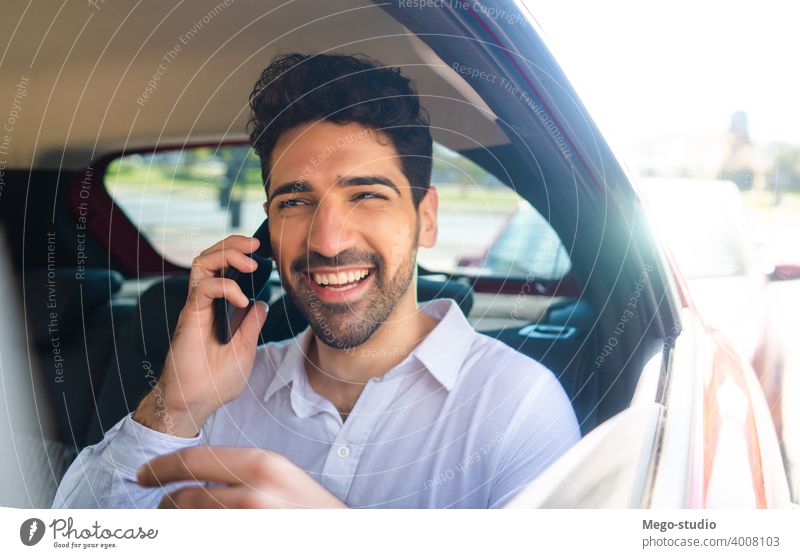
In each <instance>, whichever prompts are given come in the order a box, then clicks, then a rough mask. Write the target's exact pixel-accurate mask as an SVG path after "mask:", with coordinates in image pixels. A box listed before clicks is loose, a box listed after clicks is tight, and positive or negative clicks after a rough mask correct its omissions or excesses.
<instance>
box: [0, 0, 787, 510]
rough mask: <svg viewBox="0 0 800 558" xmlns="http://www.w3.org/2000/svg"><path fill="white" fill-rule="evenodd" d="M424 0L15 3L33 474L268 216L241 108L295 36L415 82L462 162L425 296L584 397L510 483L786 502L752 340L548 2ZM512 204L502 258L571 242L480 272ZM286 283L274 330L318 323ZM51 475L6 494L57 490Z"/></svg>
mask: <svg viewBox="0 0 800 558" xmlns="http://www.w3.org/2000/svg"><path fill="white" fill-rule="evenodd" d="M411 4H412V3H404V2H398V3H394V2H391V3H373V2H370V1H368V0H341V1H337V2H312V1H298V2H291V3H288V4H283V3H279V2H273V1H265V2H257V3H240V2H236V3H234V2H227V1H222V0H219V1H216V0H212V1H210V2H209V1H203V2H191V3H189V2H185V3H181V4H177V5H166V4H148V5H147V7H146V8H142V7H136V6H133V5H129V4H128V3H123V2H115V3H111V2H107V3H100V2H97V3H90V4H89V6H88V7H87V6H86V4H81V5H80V7H78V6H77V5H75V6H73V7H72V8H71V9H66V10H61V9H60V8H59V6H57V5H50V4H48V3H37V4H31V5H25V4H22V3H13V4H12V5H11V6H9V7H8V8H7V14H6V15H7V17H5V18H4V19H3V23H2V24H0V25H2V27H3V30H4V31H5V32H4V36H6V37H11V38H12V39H13V40H11V41H10V43H9V46H8V48H7V50H6V52H5V54H4V57H3V59H2V62H0V72H2V77H3V79H2V80H0V88H2V98H4V99H10V100H13V103H14V107H13V113H9V114H8V115H7V117H6V119H5V121H4V125H5V126H6V133H5V136H4V138H3V142H2V144H0V150H2V154H3V158H4V159H3V167H2V169H0V170H2V171H3V174H2V175H0V177H2V180H3V182H2V198H0V203H1V204H2V208H1V211H2V222H3V228H4V229H5V231H6V236H7V238H8V240H9V253H10V256H9V263H8V265H9V266H11V267H12V268H13V269H14V270H15V272H16V274H17V276H18V277H19V285H20V290H19V295H18V296H19V299H20V300H21V305H20V306H21V307H22V308H23V311H24V315H25V322H24V323H25V324H26V325H25V337H26V340H27V346H26V348H25V350H26V353H27V354H26V355H25V356H26V357H27V358H26V359H24V360H25V361H26V362H29V363H30V364H29V367H28V368H29V369H26V370H25V373H26V374H27V375H28V376H35V377H38V378H41V384H42V386H43V387H42V390H41V393H42V394H43V395H42V397H44V398H45V399H46V400H47V401H49V406H50V407H51V408H52V414H53V420H52V434H47V430H46V429H45V430H43V432H45V434H46V435H45V439H46V443H47V447H48V448H52V446H53V445H57V446H58V447H59V448H60V449H59V450H58V452H60V453H59V455H60V456H61V460H60V461H59V463H60V465H59V466H58V467H51V468H50V470H49V473H48V474H47V475H46V476H45V479H44V481H45V482H43V485H44V486H49V487H51V488H52V489H53V490H54V487H55V485H56V484H57V482H58V480H59V478H60V477H59V474H60V473H59V472H60V471H63V468H64V466H65V465H66V464H68V463H69V461H70V459H71V458H74V455H75V454H76V453H77V452H78V451H79V450H80V449H81V448H83V447H86V446H87V445H90V444H92V443H95V442H97V441H98V440H100V439H101V437H102V435H103V432H104V431H105V430H107V429H108V428H110V427H111V426H112V425H113V424H114V423H115V422H116V421H117V420H119V418H121V417H123V416H124V415H125V414H127V413H129V412H130V411H131V410H132V409H133V408H134V407H135V406H136V404H137V402H138V401H139V400H140V398H141V397H142V396H143V394H144V393H145V392H147V391H148V390H149V389H152V387H153V386H154V385H155V382H156V379H157V378H158V376H159V374H160V371H161V367H162V366H163V361H164V358H165V356H166V353H167V350H168V348H169V342H170V337H171V334H172V331H173V328H174V325H175V322H176V320H177V314H178V312H179V311H180V308H181V307H182V305H183V303H184V301H185V298H186V292H187V288H188V271H189V268H190V265H191V257H192V255H193V254H196V253H197V252H199V251H200V250H201V249H203V248H204V247H205V246H207V245H208V244H209V240H218V239H220V238H222V237H223V236H225V235H226V234H229V233H231V232H238V231H248V232H252V231H253V230H255V227H254V226H253V225H254V224H255V223H256V222H257V217H256V215H257V212H256V210H257V207H258V200H259V199H260V198H259V196H260V190H259V188H258V187H253V186H252V184H251V182H252V181H253V180H255V179H251V178H250V170H248V169H249V166H248V164H247V163H246V161H247V160H248V156H247V151H246V149H247V148H246V139H247V136H246V125H247V119H248V106H247V99H248V94H249V92H250V88H251V87H252V84H253V83H254V81H255V79H256V77H257V76H258V75H259V73H260V70H261V69H262V68H263V67H264V66H265V65H266V63H267V62H268V61H269V60H270V59H271V58H272V57H273V56H274V55H275V54H277V53H279V52H287V51H292V50H298V51H305V52H328V51H335V52H342V53H355V52H358V53H363V54H365V55H368V56H370V57H373V58H375V59H377V60H380V61H382V62H383V63H384V64H387V65H391V66H396V67H398V68H401V69H402V71H403V72H404V73H405V74H406V75H407V76H409V77H410V78H411V79H412V80H413V81H414V83H415V84H416V87H417V89H418V92H419V94H420V96H421V99H422V102H423V105H424V106H425V108H426V110H427V111H428V112H429V114H430V116H431V129H432V134H433V137H434V141H435V142H436V144H437V151H436V152H435V154H436V159H437V163H438V164H439V165H440V171H439V175H438V176H440V177H443V176H448V173H447V172H446V171H447V170H448V169H449V170H450V171H452V172H450V174H449V176H451V179H450V180H451V181H452V183H450V184H443V185H442V187H441V188H440V191H441V194H442V195H441V216H440V229H441V234H440V238H439V243H440V247H439V248H438V249H437V250H438V251H435V250H431V252H430V253H421V254H420V259H419V262H418V263H419V266H418V276H419V278H418V284H417V288H418V294H419V298H420V300H425V299H431V298H438V297H448V298H453V299H455V300H456V301H457V302H458V303H459V305H460V306H461V308H462V310H463V311H464V313H465V314H466V315H467V316H468V318H469V320H470V321H471V323H473V325H474V326H475V327H476V328H477V329H478V330H479V331H481V332H482V333H484V334H486V335H491V336H493V337H495V338H497V339H499V340H501V341H502V342H504V343H506V344H508V345H509V346H511V347H512V348H514V349H515V350H517V351H519V352H520V353H522V354H525V355H527V356H530V357H532V358H534V359H536V360H538V361H540V362H542V363H544V364H545V365H546V366H547V367H548V368H550V369H551V370H552V371H553V372H554V374H555V375H556V376H557V377H558V379H559V380H560V382H561V384H562V386H563V387H564V389H565V391H566V393H567V394H568V396H569V397H570V400H571V402H572V405H573V408H574V410H575V413H576V416H577V417H578V420H579V423H580V427H581V431H582V434H583V438H582V439H581V440H580V441H579V442H578V443H577V444H576V445H575V446H573V447H572V448H570V449H569V450H568V451H567V452H566V453H565V454H564V455H563V456H562V457H561V458H560V459H558V460H557V461H556V462H555V463H553V464H552V465H551V466H550V467H549V468H548V469H547V470H546V471H545V472H544V473H543V474H542V475H541V476H539V477H538V478H537V479H535V480H534V481H533V482H532V483H531V485H530V486H529V487H528V488H527V489H525V490H524V491H523V492H522V493H521V494H520V495H518V496H517V497H516V498H515V499H514V500H513V501H512V502H511V504H510V506H511V507H564V508H572V507H587V508H602V507H634V508H649V507H653V508H660V507H671V508H704V507H723V506H738V507H760V508H761V507H783V506H787V505H788V504H789V501H790V493H789V487H788V483H787V475H786V471H785V469H784V466H783V462H782V459H781V453H780V448H779V442H778V438H777V436H776V433H775V430H774V428H772V424H771V419H770V413H769V407H768V404H767V401H766V399H765V397H764V395H763V393H762V391H761V389H760V388H759V384H758V378H757V376H756V374H755V372H754V370H753V368H752V366H751V364H750V361H749V356H748V355H744V354H742V353H740V352H738V351H737V349H736V348H735V346H733V345H732V343H731V342H730V341H728V340H727V339H726V337H725V336H724V335H723V334H721V333H720V332H718V331H716V330H714V329H713V328H711V327H709V326H707V325H706V323H705V322H704V320H703V319H702V317H701V311H700V309H699V308H698V307H697V306H695V304H694V303H693V302H692V299H691V296H690V294H689V288H688V286H687V283H686V280H685V278H684V277H683V276H682V274H681V271H680V266H679V265H677V264H676V262H675V261H674V260H673V259H672V257H671V256H670V255H669V253H668V251H666V250H665V249H664V248H663V247H662V245H661V244H660V242H659V241H658V239H657V235H656V233H655V232H654V231H655V229H654V226H653V222H652V220H651V219H650V218H649V217H648V216H647V214H646V212H645V210H644V208H643V202H642V199H641V198H640V196H639V194H638V193H637V187H636V181H637V178H636V177H635V176H633V175H632V174H631V173H629V172H628V171H627V170H626V168H625V166H624V165H623V164H622V162H621V159H620V158H619V156H618V155H617V154H616V152H615V151H614V150H613V148H612V146H611V145H610V144H609V143H608V142H607V141H606V139H605V138H604V136H603V134H602V133H601V131H600V130H599V129H598V127H597V126H596V125H595V123H594V121H593V120H592V118H591V116H590V115H589V113H588V112H587V110H586V108H585V107H584V105H583V104H582V102H581V101H580V99H579V97H578V95H577V94H576V92H575V90H574V89H573V87H572V86H571V85H570V83H569V81H568V79H567V78H566V76H565V75H564V73H563V72H562V70H561V69H560V67H559V65H558V63H557V62H556V60H555V58H554V56H553V55H552V53H551V51H550V50H549V49H548V47H547V45H546V42H545V40H544V38H543V37H544V35H543V33H542V31H541V29H539V27H538V25H537V24H536V22H535V20H534V18H533V15H535V14H533V15H532V14H530V13H529V12H528V11H527V10H526V9H525V8H524V7H522V6H521V5H520V4H518V3H516V2H512V1H507V0H498V1H497V2H494V3H493V4H492V10H486V9H480V6H479V7H478V8H475V7H472V5H471V4H469V3H454V4H453V3H451V4H450V5H439V4H436V5H433V4H432V5H430V6H428V5H427V4H424V3H413V4H414V5H413V6H412V5H411ZM475 6H478V5H477V4H475ZM481 6H483V4H481ZM241 149H245V151H244V153H245V155H244V156H243V155H242V152H241V151H236V150H241ZM192 158H194V159H195V161H196V163H197V164H196V165H195V164H194V163H192V164H191V167H192V168H189V169H186V168H184V166H185V165H187V164H189V163H187V162H186V161H187V160H188V161H191V160H192ZM197 159H201V160H200V161H197ZM220 161H222V162H224V165H225V166H224V169H223V168H222V166H221V165H220V164H219V162H220ZM181 165H184V166H181ZM209 169H210V170H209ZM184 171H186V172H184ZM211 171H213V172H211ZM126 173H128V174H126ZM225 180H233V181H234V183H235V185H234V186H231V184H230V183H227V182H225ZM231 188H232V189H233V192H234V193H233V194H232V193H231V191H230V190H231ZM233 199H236V200H241V205H240V204H239V202H237V203H236V204H234V206H235V210H233V209H230V207H229V203H228V202H229V201H230V200H233ZM520 204H522V206H520ZM526 204H527V205H526ZM520 207H524V208H525V209H520ZM528 207H529V208H530V209H528ZM514 211H517V212H519V214H521V215H524V217H520V219H528V218H531V220H530V221H525V222H524V223H523V226H520V227H518V228H517V227H514V228H513V231H512V230H511V229H509V228H508V227H507V229H508V230H509V231H510V232H509V233H508V234H509V235H511V236H513V238H511V239H510V240H509V241H508V242H507V241H506V240H505V239H504V238H502V234H501V235H500V238H501V240H500V242H501V244H500V245H502V246H503V249H502V250H503V252H504V256H503V257H504V258H507V252H508V250H506V247H510V248H509V249H510V252H511V254H512V256H511V258H512V261H513V259H514V258H513V254H514V252H516V251H518V252H519V256H520V257H521V258H531V256H532V254H530V253H529V251H530V250H539V249H540V248H538V247H536V246H537V244H536V240H537V238H535V237H537V236H538V235H539V234H541V231H542V230H546V231H548V234H550V232H549V231H552V235H551V236H550V247H549V248H548V249H549V250H550V261H551V263H552V261H557V262H558V265H553V266H552V267H550V268H549V273H539V272H537V273H520V272H519V271H520V270H516V269H505V268H491V269H490V271H489V272H488V273H469V272H465V270H464V269H463V268H464V267H465V266H464V265H459V261H461V262H462V264H463V262H464V260H463V258H464V257H466V256H468V255H470V254H475V253H481V252H482V251H483V250H485V249H486V247H487V246H489V245H490V244H491V243H492V241H493V240H494V239H495V238H496V237H498V233H499V231H500V229H502V227H503V223H504V222H506V220H507V219H508V218H509V215H510V214H512V213H513V212H514ZM531 211H534V212H535V215H534V213H531ZM237 212H238V214H237ZM537 216H538V217H537ZM261 218H262V219H263V214H262V215H261ZM512 221H513V218H512ZM556 241H557V243H556ZM553 254H555V255H556V256H553ZM565 255H566V257H567V259H566V260H565V259H564V256H565ZM533 256H534V260H536V258H537V257H538V254H537V255H533ZM545 259H546V258H545ZM542 261H544V260H542ZM512 263H513V262H512ZM511 271H513V273H512V272H511ZM270 286H271V293H270V300H271V301H272V304H271V310H270V313H269V318H268V321H267V324H266V325H265V328H264V330H263V331H262V341H263V342H270V341H274V340H279V339H285V338H288V337H292V336H293V335H294V334H295V333H297V332H298V331H300V330H301V329H302V328H303V327H304V325H305V324H304V323H303V318H302V316H299V315H298V312H297V309H296V308H293V307H292V304H291V301H290V300H288V298H287V297H286V296H285V294H284V292H283V289H282V288H281V284H280V278H279V277H273V279H272V283H271V285H270ZM11 373H12V372H11V371H9V370H7V369H6V368H5V367H4V368H3V374H4V375H6V374H11ZM13 433H14V430H13V428H12V434H13ZM4 449H5V448H4ZM52 453H53V452H52V451H50V454H52ZM30 455H31V456H32V457H30V458H29V460H28V462H27V463H28V464H27V465H24V464H23V466H22V469H23V470H24V469H25V467H27V466H30V467H35V466H37V464H38V467H39V468H40V469H41V463H42V462H43V460H44V458H43V457H41V452H40V453H38V454H34V453H31V454H30ZM37 455H38V457H36V456H37ZM40 492H41V493H43V494H45V495H44V496H42V497H41V498H39V497H37V498H38V499H35V498H34V497H33V496H31V495H30V494H33V493H29V495H28V496H25V495H23V497H22V498H23V500H22V501H6V502H2V504H3V505H20V506H37V505H38V506H41V505H43V504H44V505H47V501H46V495H47V491H46V490H43V491H40ZM37 494H39V492H37ZM49 494H50V496H52V491H51V492H50V493H49ZM25 498H27V499H25ZM42 499H44V501H43V500H42Z"/></svg>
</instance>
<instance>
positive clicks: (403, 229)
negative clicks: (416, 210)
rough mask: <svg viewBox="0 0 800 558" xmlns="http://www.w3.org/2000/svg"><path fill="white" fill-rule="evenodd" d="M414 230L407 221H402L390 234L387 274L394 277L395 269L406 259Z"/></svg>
mask: <svg viewBox="0 0 800 558" xmlns="http://www.w3.org/2000/svg"><path fill="white" fill-rule="evenodd" d="M413 234H414V231H413V229H412V228H411V225H409V224H408V222H405V223H403V224H402V225H401V226H400V228H399V229H398V230H397V231H396V232H395V233H394V234H393V235H392V241H391V250H390V252H389V254H390V257H389V260H390V263H389V266H390V269H389V270H388V271H389V276H390V277H394V275H395V273H397V270H398V269H399V268H400V267H401V266H402V265H403V263H404V262H405V261H406V260H407V259H408V257H409V254H410V253H411V249H412V247H413V245H414V243H413V241H414V240H415V239H414V238H413Z"/></svg>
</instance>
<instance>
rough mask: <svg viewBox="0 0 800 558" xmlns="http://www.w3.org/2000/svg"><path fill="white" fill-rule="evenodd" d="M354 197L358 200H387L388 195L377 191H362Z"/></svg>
mask: <svg viewBox="0 0 800 558" xmlns="http://www.w3.org/2000/svg"><path fill="white" fill-rule="evenodd" d="M354 199H357V200H385V199H386V196H382V195H380V194H376V193H375V192H361V193H360V194H356V195H355V198H354Z"/></svg>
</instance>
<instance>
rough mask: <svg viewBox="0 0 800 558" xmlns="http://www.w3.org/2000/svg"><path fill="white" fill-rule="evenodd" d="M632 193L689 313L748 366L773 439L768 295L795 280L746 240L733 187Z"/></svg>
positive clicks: (651, 186)
mask: <svg viewBox="0 0 800 558" xmlns="http://www.w3.org/2000/svg"><path fill="white" fill-rule="evenodd" d="M639 185H640V187H641V189H642V192H643V194H644V196H645V199H646V201H647V203H648V206H649V209H650V210H651V212H652V215H653V221H654V223H655V225H656V227H657V229H658V231H659V233H660V234H661V235H662V237H663V239H664V241H665V243H666V245H667V246H668V248H669V249H670V252H671V253H672V254H673V256H674V257H675V259H676V261H677V262H678V266H679V267H680V269H681V272H682V273H683V276H684V277H685V278H686V282H687V285H688V287H689V291H690V292H691V296H692V299H693V301H694V305H695V306H696V307H697V308H698V310H699V312H700V315H701V316H702V317H703V319H704V321H705V322H706V323H707V324H708V325H709V326H711V327H714V328H716V329H718V330H720V331H721V332H723V333H724V334H725V336H726V337H727V338H728V339H729V340H730V341H731V342H732V344H733V345H734V346H735V347H736V349H737V351H738V352H739V354H741V355H742V356H743V357H745V358H746V359H747V360H748V361H749V362H750V364H751V365H752V366H753V369H754V370H755V372H756V374H757V376H758V378H759V382H760V384H761V387H762V389H763V390H764V395H765V396H766V398H767V402H768V404H769V407H770V410H771V411H772V417H773V421H774V423H775V428H776V430H777V432H778V436H779V437H781V434H782V428H781V426H782V412H781V411H782V406H781V393H782V391H783V385H782V380H783V375H784V368H785V360H786V359H785V352H786V351H785V349H784V345H785V343H786V342H787V339H785V338H784V335H783V332H782V330H781V327H780V325H779V324H778V317H777V314H778V309H777V308H775V303H774V300H773V298H774V297H772V296H771V293H770V287H771V285H772V284H773V283H775V282H777V281H786V280H789V279H797V278H798V277H800V274H797V273H796V272H795V273H792V270H793V269H794V266H793V265H792V264H791V263H790V262H782V263H774V262H772V261H770V258H769V254H767V253H766V252H765V250H764V247H763V241H762V240H761V239H758V238H753V237H752V233H751V232H750V231H749V230H748V225H747V222H746V216H745V209H744V205H743V203H742V199H741V196H740V193H739V189H738V188H737V186H736V184H734V183H733V182H731V181H728V180H701V179H676V178H647V179H643V180H641V181H640V182H639ZM675 215H681V225H682V226H681V227H676V226H674V221H673V220H674V216H675ZM781 270H783V271H781Z"/></svg>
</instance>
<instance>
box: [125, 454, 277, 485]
mask: <svg viewBox="0 0 800 558" xmlns="http://www.w3.org/2000/svg"><path fill="white" fill-rule="evenodd" d="M282 460H285V458H282V457H281V456H279V455H277V454H274V453H272V452H268V451H263V450H258V449H255V448H219V447H213V448H212V447H208V446H195V447H192V448H187V449H184V450H180V451H178V452H175V453H170V454H167V455H161V456H158V457H156V458H155V459H152V460H151V461H149V462H147V463H145V464H144V465H143V466H142V467H141V468H140V469H139V471H138V473H137V475H136V479H137V481H138V482H139V484H141V485H142V486H160V485H163V484H165V483H168V482H175V481H181V480H200V481H213V482H222V483H226V484H245V485H247V484H254V483H255V482H257V481H258V482H263V481H265V480H267V478H268V477H270V476H271V475H273V474H278V473H279V472H280V469H281V467H282Z"/></svg>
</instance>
